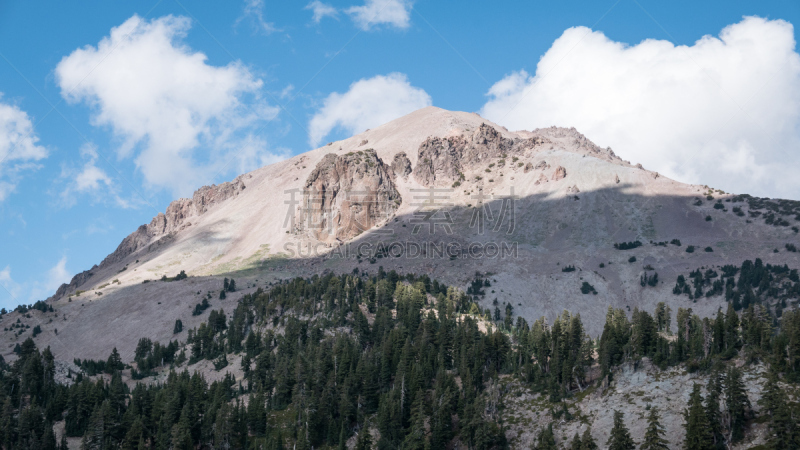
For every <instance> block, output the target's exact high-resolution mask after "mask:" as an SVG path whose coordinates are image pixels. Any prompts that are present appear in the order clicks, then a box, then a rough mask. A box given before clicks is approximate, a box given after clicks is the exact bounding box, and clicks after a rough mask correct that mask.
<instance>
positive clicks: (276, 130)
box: [0, 0, 800, 308]
mask: <svg viewBox="0 0 800 450" xmlns="http://www.w3.org/2000/svg"><path fill="white" fill-rule="evenodd" d="M745 17H748V18H745ZM798 23H800V6H799V4H798V3H797V2H796V1H790V0H783V1H762V2H744V1H724V2H723V1H709V2H655V1H650V0H638V1H634V0H619V1H608V2H508V1H506V2H495V3H492V4H488V3H485V2H473V1H462V2H432V1H427V0H418V1H415V2H413V3H412V2H409V1H404V0H351V1H331V2H322V1H316V2H312V3H306V2H286V1H280V2H279V1H272V2H269V1H258V0H248V1H245V2H238V3H237V2H227V3H224V4H221V3H219V2H197V1H195V2H188V1H185V0H181V1H180V2H178V1H174V0H163V1H159V2H156V1H139V2H137V1H130V2H107V1H94V2H81V4H80V5H79V6H76V5H75V4H74V3H72V2H42V1H26V2H22V1H8V2H2V3H0V92H2V97H0V160H2V162H0V286H2V287H3V289H0V306H4V307H7V308H8V307H13V306H14V305H16V304H18V303H31V302H33V301H35V300H37V299H43V298H46V297H47V296H49V295H51V294H52V292H53V291H54V289H55V288H56V287H57V286H58V284H59V283H61V282H64V281H67V280H68V279H69V278H70V277H71V276H72V275H73V274H74V273H77V272H79V271H81V270H84V269H87V268H89V267H91V266H92V265H93V264H95V263H99V262H100V261H101V260H102V259H103V257H105V255H107V254H108V253H110V252H111V251H113V250H114V249H115V248H116V246H117V245H118V244H119V242H120V241H121V240H122V238H124V237H125V236H126V235H127V234H129V233H130V232H132V231H133V230H135V228H136V227H137V226H138V225H140V224H142V223H147V222H149V221H150V219H151V218H152V217H153V216H154V215H155V214H157V213H158V212H159V211H163V210H165V208H166V206H167V205H168V204H169V202H170V201H171V200H173V199H175V198H176V197H179V196H188V195H191V192H192V191H193V190H194V189H196V188H197V187H199V186H201V185H203V184H210V183H219V182H223V181H227V180H230V179H232V178H233V177H234V176H236V175H238V174H239V173H241V172H243V171H246V170H252V169H254V168H256V167H258V166H260V165H263V164H267V163H269V162H272V161H276V160H279V159H281V158H284V157H287V156H291V155H294V154H297V153H301V152H304V151H307V150H309V149H311V148H313V147H314V144H316V143H324V142H327V141H332V140H336V139H339V138H343V137H347V136H348V135H350V134H352V133H358V132H361V131H363V129H365V128H369V127H370V126H376V125H378V124H380V123H379V122H382V121H386V120H391V119H392V118H395V117H398V116H400V115H402V114H405V113H407V112H410V111H411V110H413V109H416V108H418V107H422V106H426V105H430V104H433V105H435V106H439V107H442V108H446V109H451V110H463V111H475V112H480V113H481V114H482V115H483V116H484V117H487V118H489V119H491V120H494V121H496V122H498V123H500V124H502V125H505V126H507V127H509V128H511V129H520V128H526V129H532V128H535V127H540V126H550V125H559V126H575V127H576V128H578V129H579V130H580V131H582V132H584V133H585V134H586V135H587V136H588V137H589V138H590V139H592V140H594V141H595V142H596V143H598V144H599V145H601V146H611V147H612V148H613V149H614V150H615V151H616V152H617V153H618V154H619V155H621V156H622V157H623V158H626V159H630V160H632V161H634V162H642V163H643V164H644V165H645V167H647V168H653V169H654V170H659V171H660V172H662V173H665V174H667V175H668V176H672V177H674V178H677V179H680V180H682V181H687V182H702V183H707V184H712V185H714V186H715V187H720V188H722V189H726V190H729V191H735V192H749V193H754V194H757V195H763V196H782V197H790V198H795V199H797V198H800V185H798V184H797V183H798V181H795V180H793V178H800V177H796V175H793V174H794V173H796V171H797V169H798V167H800V158H798V152H797V144H798V142H800V140H798V135H800V134H799V133H798V130H800V125H799V124H800V119H799V118H800V107H799V106H798V105H800V56H798V54H797V51H796V47H795V40H796V39H797V30H796V28H793V24H798ZM112 30H113V31H112ZM723 30H726V31H723ZM704 36H708V37H707V38H705V39H704V40H701V39H702V38H703V37H704ZM698 40H701V41H700V42H698ZM376 121H378V123H375V122H376ZM783 173H785V174H786V175H785V176H782V174H783Z"/></svg>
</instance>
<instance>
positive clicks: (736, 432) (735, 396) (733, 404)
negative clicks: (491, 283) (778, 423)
mask: <svg viewBox="0 0 800 450" xmlns="http://www.w3.org/2000/svg"><path fill="white" fill-rule="evenodd" d="M725 404H726V405H725V409H726V413H727V419H728V423H729V424H730V425H729V432H730V441H731V442H739V441H740V440H742V439H743V438H744V426H745V422H746V421H747V416H748V414H749V411H750V399H749V398H748V397H747V391H746V390H745V387H744V382H742V372H741V371H740V370H739V369H737V368H735V367H732V368H729V369H728V372H727V374H726V376H725Z"/></svg>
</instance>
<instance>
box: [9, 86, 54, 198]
mask: <svg viewBox="0 0 800 450" xmlns="http://www.w3.org/2000/svg"><path fill="white" fill-rule="evenodd" d="M2 96H3V94H2V93H0V99H2ZM38 142H39V138H38V137H37V136H36V134H35V132H34V127H33V123H32V122H31V119H30V117H28V114H27V113H26V112H25V111H23V110H21V109H20V108H19V107H17V106H15V105H10V104H7V103H4V102H2V101H0V202H2V201H3V200H5V199H6V197H7V196H8V194H9V193H11V192H12V191H13V190H14V188H15V187H16V184H17V182H18V181H19V177H20V174H21V173H22V172H23V171H24V170H26V169H31V168H34V167H36V164H35V161H39V160H41V159H44V158H46V157H47V149H45V148H44V147H42V146H41V145H38Z"/></svg>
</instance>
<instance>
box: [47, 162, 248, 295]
mask: <svg viewBox="0 0 800 450" xmlns="http://www.w3.org/2000/svg"><path fill="white" fill-rule="evenodd" d="M244 189H245V185H244V183H243V182H242V179H241V177H239V178H237V179H235V180H233V181H230V182H225V183H222V184H220V185H211V186H203V187H201V188H200V189H198V190H196V191H195V192H194V195H192V198H191V199H188V198H180V199H178V200H175V201H173V202H172V203H170V204H169V206H168V207H167V210H166V212H164V213H158V215H156V216H155V217H154V218H153V220H151V221H150V223H149V224H147V225H140V226H139V228H137V229H136V231H134V232H133V233H131V234H129V235H128V236H127V237H125V239H123V240H122V242H121V243H120V244H119V246H117V249H116V250H114V252H113V253H111V254H110V255H108V256H106V258H105V259H104V260H103V262H101V263H100V266H99V268H101V269H102V268H104V267H107V266H109V265H111V264H114V263H117V262H119V261H122V260H124V259H125V258H127V257H128V256H130V255H132V254H133V253H135V252H137V251H140V250H142V249H144V248H146V247H147V251H148V252H149V251H150V250H151V249H152V248H155V247H158V246H159V245H161V244H163V243H165V242H167V241H169V240H171V238H172V236H173V235H174V233H175V232H177V231H180V230H182V229H184V228H186V227H187V226H189V225H191V224H190V222H189V221H188V220H187V219H189V218H191V217H195V216H200V215H202V214H204V213H205V212H206V211H208V210H209V209H210V208H212V207H213V206H214V205H216V204H218V203H221V202H224V201H225V200H228V199H230V198H233V197H236V196H237V195H239V193H240V192H241V191H243V190H244ZM97 268H98V266H95V267H93V268H92V270H95V269H97ZM92 270H87V271H84V272H81V273H79V274H77V275H75V276H74V277H73V278H72V280H71V281H70V282H69V284H62V285H61V286H60V287H59V288H58V290H57V291H56V293H55V295H53V297H51V298H52V299H58V298H61V297H63V296H64V295H66V294H68V293H70V292H73V291H74V290H75V289H77V288H78V287H79V286H81V285H82V284H83V283H85V282H86V281H87V280H88V279H89V277H91V276H92V274H93V273H92Z"/></svg>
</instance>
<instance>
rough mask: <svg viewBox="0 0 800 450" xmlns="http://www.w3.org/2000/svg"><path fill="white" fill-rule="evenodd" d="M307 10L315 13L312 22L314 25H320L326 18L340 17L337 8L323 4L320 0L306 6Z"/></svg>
mask: <svg viewBox="0 0 800 450" xmlns="http://www.w3.org/2000/svg"><path fill="white" fill-rule="evenodd" d="M305 9H310V10H311V12H312V13H313V17H312V18H311V20H313V21H314V23H320V21H322V19H324V18H326V17H336V16H338V15H339V11H337V10H336V8H334V7H333V6H331V5H329V4H327V3H322V2H321V1H319V0H314V1H313V2H311V3H309V4H308V5H306V7H305Z"/></svg>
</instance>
